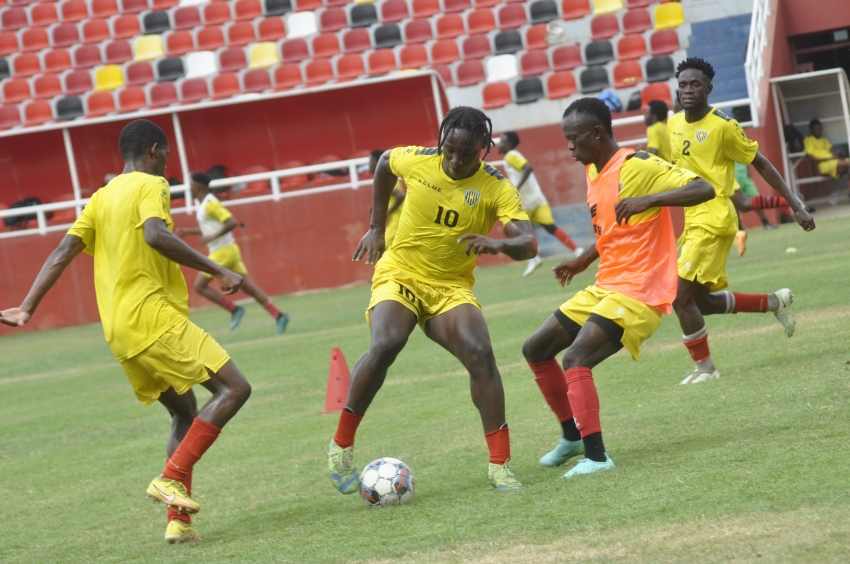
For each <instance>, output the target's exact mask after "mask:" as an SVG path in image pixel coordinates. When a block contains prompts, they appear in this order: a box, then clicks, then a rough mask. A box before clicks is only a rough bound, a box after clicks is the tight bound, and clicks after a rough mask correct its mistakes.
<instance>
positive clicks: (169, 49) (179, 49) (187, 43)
mask: <svg viewBox="0 0 850 564" xmlns="http://www.w3.org/2000/svg"><path fill="white" fill-rule="evenodd" d="M194 50H195V41H194V39H192V34H191V33H189V32H188V31H186V30H180V31H172V32H171V33H169V34H168V35H166V36H165V55H166V56H167V57H178V56H180V55H185V54H186V53H190V52H192V51H194Z"/></svg>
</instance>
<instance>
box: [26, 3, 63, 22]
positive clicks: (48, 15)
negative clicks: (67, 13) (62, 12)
mask: <svg viewBox="0 0 850 564" xmlns="http://www.w3.org/2000/svg"><path fill="white" fill-rule="evenodd" d="M58 21H59V14H58V13H57V12H56V4H52V3H49V2H40V3H38V4H33V5H32V6H31V7H30V25H33V26H38V27H47V26H49V25H52V24H55V23H56V22H58Z"/></svg>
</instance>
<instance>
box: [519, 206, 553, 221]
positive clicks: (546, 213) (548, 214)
mask: <svg viewBox="0 0 850 564" xmlns="http://www.w3.org/2000/svg"><path fill="white" fill-rule="evenodd" d="M525 213H527V214H528V219H530V220H531V223H536V224H537V225H554V223H555V218H554V217H552V208H550V207H549V204H543V205H542V206H537V207H536V208H534V209H533V210H528V211H526V212H525Z"/></svg>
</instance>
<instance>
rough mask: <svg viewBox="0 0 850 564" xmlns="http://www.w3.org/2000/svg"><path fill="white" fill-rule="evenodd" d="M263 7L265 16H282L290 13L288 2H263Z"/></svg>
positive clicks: (277, 0) (274, 0)
mask: <svg viewBox="0 0 850 564" xmlns="http://www.w3.org/2000/svg"><path fill="white" fill-rule="evenodd" d="M264 5H265V13H266V15H267V16H282V15H284V14H288V13H289V12H291V11H292V2H291V1H290V0H265V2H264Z"/></svg>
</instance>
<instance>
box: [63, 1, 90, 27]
mask: <svg viewBox="0 0 850 564" xmlns="http://www.w3.org/2000/svg"><path fill="white" fill-rule="evenodd" d="M59 11H60V12H61V17H60V21H62V22H66V23H76V22H81V21H83V20H84V19H86V18H87V17H89V7H88V5H87V4H86V3H85V0H66V1H65V2H62V4H60V5H59Z"/></svg>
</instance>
